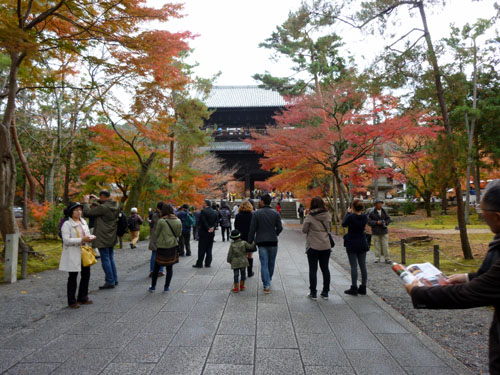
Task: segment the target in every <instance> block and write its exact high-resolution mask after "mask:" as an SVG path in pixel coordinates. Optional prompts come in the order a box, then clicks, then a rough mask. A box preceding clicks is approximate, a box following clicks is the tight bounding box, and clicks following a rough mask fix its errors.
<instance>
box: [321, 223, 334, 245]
mask: <svg viewBox="0 0 500 375" xmlns="http://www.w3.org/2000/svg"><path fill="white" fill-rule="evenodd" d="M320 223H321V225H323V228H325V232H326V233H327V234H328V239H329V240H330V248H334V247H335V241H334V240H333V237H332V235H331V234H330V231H329V230H328V229H327V228H326V225H325V223H323V222H322V221H320Z"/></svg>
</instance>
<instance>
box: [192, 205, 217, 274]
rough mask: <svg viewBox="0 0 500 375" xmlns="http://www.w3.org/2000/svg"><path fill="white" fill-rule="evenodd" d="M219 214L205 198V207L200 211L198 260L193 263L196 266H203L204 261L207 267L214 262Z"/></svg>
mask: <svg viewBox="0 0 500 375" xmlns="http://www.w3.org/2000/svg"><path fill="white" fill-rule="evenodd" d="M218 220H219V215H218V214H217V211H215V210H214V209H212V208H211V205H210V201H209V200H205V207H204V208H203V210H202V211H201V213H200V229H199V234H198V236H199V241H198V260H197V261H196V264H193V267H194V268H202V267H203V261H205V267H210V264H211V263H212V247H213V244H214V236H215V227H216V226H217V221H218Z"/></svg>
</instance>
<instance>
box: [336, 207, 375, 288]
mask: <svg viewBox="0 0 500 375" xmlns="http://www.w3.org/2000/svg"><path fill="white" fill-rule="evenodd" d="M364 208H365V206H364V205H363V202H361V201H360V200H359V199H355V200H354V201H353V202H352V208H350V209H349V213H348V214H347V215H346V216H345V218H344V220H343V221H342V226H343V227H347V228H348V232H347V234H346V235H345V236H344V247H345V248H346V251H347V257H348V258H349V264H350V266H351V288H349V289H347V290H346V291H344V293H345V294H350V295H353V296H357V295H358V293H359V294H363V295H365V294H366V281H367V279H368V272H367V271H366V252H367V251H368V250H369V248H368V241H367V240H366V233H365V227H366V223H367V222H368V217H367V216H366V215H365V214H364V213H363V209H364ZM358 264H359V268H360V270H361V285H360V286H359V288H358Z"/></svg>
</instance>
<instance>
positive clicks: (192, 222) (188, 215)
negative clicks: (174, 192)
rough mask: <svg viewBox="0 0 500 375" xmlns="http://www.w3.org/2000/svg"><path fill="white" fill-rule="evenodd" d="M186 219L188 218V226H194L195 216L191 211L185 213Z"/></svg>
mask: <svg viewBox="0 0 500 375" xmlns="http://www.w3.org/2000/svg"><path fill="white" fill-rule="evenodd" d="M187 219H188V224H189V225H188V226H190V227H195V226H196V218H195V217H194V215H193V214H192V213H188V214H187Z"/></svg>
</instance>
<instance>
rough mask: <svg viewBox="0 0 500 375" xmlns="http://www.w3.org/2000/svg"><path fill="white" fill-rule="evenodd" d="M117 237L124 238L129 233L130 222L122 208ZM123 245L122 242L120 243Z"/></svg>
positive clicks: (119, 215) (117, 223) (117, 222)
mask: <svg viewBox="0 0 500 375" xmlns="http://www.w3.org/2000/svg"><path fill="white" fill-rule="evenodd" d="M116 226H117V228H116V235H117V236H118V237H120V238H122V237H123V236H124V235H125V234H126V233H127V232H128V220H127V215H125V212H123V210H122V209H121V208H120V213H119V214H118V220H117V221H116ZM120 244H121V242H120Z"/></svg>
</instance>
